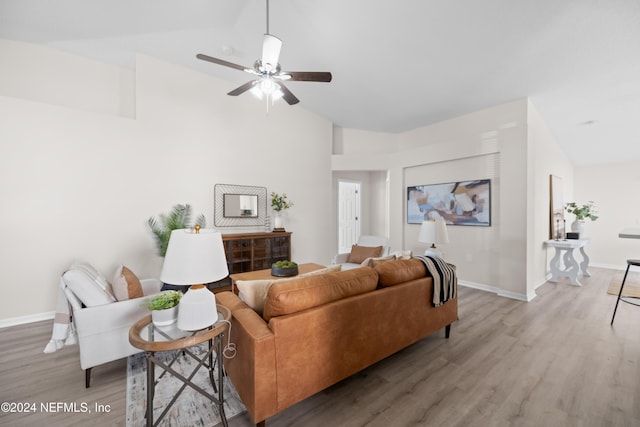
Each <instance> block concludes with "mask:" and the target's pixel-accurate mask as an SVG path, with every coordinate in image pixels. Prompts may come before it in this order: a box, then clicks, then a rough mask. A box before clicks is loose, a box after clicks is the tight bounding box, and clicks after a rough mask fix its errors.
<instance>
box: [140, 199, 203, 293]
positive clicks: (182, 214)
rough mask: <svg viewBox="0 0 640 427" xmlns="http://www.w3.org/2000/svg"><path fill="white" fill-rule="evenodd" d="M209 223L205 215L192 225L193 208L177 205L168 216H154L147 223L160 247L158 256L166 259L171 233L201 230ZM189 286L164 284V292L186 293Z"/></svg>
mask: <svg viewBox="0 0 640 427" xmlns="http://www.w3.org/2000/svg"><path fill="white" fill-rule="evenodd" d="M206 223H207V221H206V220H205V217H204V215H202V214H201V215H199V216H198V218H196V221H195V223H194V224H192V223H191V206H190V205H180V204H178V205H175V206H174V207H173V208H172V209H171V212H169V213H168V214H160V216H159V217H154V216H152V217H151V218H149V220H148V221H147V224H148V225H149V228H150V229H151V232H152V233H153V236H154V237H155V241H156V245H157V247H158V255H160V256H161V257H164V256H165V254H166V253H167V247H168V246H169V238H171V232H172V231H173V230H180V229H183V228H193V227H195V226H196V225H199V226H200V228H205V225H206ZM188 288H189V287H188V286H179V285H172V284H170V283H164V284H163V285H162V290H163V291H164V290H168V289H170V290H180V291H183V292H186V291H187V289H188Z"/></svg>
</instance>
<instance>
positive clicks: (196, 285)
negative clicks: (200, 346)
mask: <svg viewBox="0 0 640 427" xmlns="http://www.w3.org/2000/svg"><path fill="white" fill-rule="evenodd" d="M228 274H229V270H228V268H227V257H226V255H225V253H224V246H223V244H222V235H221V234H220V233H219V232H217V231H215V230H211V229H200V226H196V228H195V229H179V230H173V231H172V232H171V237H170V239H169V245H168V247H167V253H166V254H165V257H164V264H163V265H162V273H160V280H162V281H163V282H165V283H171V284H175V285H191V288H190V289H189V290H188V291H187V293H185V294H184V296H183V297H182V298H181V299H180V304H179V305H178V328H179V329H182V330H185V331H196V330H199V329H203V328H206V327H208V326H211V325H213V324H214V323H215V322H216V321H217V320H218V310H217V309H216V297H215V295H214V293H213V292H211V291H210V290H209V289H207V287H206V286H205V285H204V284H205V283H211V282H215V281H216V280H220V279H223V278H225V277H227V275H228Z"/></svg>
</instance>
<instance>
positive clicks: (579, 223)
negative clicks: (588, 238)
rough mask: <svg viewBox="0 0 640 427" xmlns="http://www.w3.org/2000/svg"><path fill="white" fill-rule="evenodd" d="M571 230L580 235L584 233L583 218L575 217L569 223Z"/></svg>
mask: <svg viewBox="0 0 640 427" xmlns="http://www.w3.org/2000/svg"><path fill="white" fill-rule="evenodd" d="M571 231H573V232H574V233H580V236H582V234H583V233H584V220H583V219H576V220H575V221H573V222H572V223H571Z"/></svg>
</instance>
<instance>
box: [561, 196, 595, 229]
mask: <svg viewBox="0 0 640 427" xmlns="http://www.w3.org/2000/svg"><path fill="white" fill-rule="evenodd" d="M565 209H566V210H567V212H569V213H570V214H574V215H575V217H576V219H575V221H573V223H572V224H571V231H574V232H576V233H580V234H582V233H583V232H584V222H585V220H587V219H590V220H591V221H595V220H597V219H598V215H597V213H598V212H597V211H596V204H595V203H594V202H592V201H589V202H587V203H586V204H583V205H578V204H577V203H576V202H569V203H567V204H566V206H565Z"/></svg>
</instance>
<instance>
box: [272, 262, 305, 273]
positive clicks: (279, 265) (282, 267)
mask: <svg viewBox="0 0 640 427" xmlns="http://www.w3.org/2000/svg"><path fill="white" fill-rule="evenodd" d="M297 274H298V264H296V263H295V262H293V261H286V260H283V261H277V262H274V263H273V264H271V275H272V276H276V277H289V276H295V275H297Z"/></svg>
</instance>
